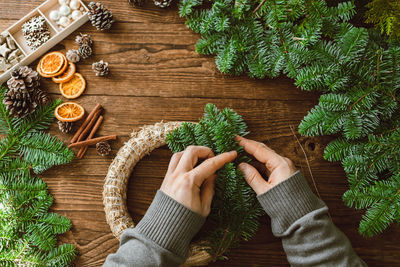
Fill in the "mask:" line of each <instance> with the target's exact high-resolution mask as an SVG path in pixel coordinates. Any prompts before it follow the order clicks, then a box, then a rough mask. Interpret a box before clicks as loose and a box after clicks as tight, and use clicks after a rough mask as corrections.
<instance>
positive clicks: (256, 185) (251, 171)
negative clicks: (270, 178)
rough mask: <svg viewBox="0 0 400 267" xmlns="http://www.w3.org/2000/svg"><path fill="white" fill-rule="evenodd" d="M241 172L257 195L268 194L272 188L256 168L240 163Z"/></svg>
mask: <svg viewBox="0 0 400 267" xmlns="http://www.w3.org/2000/svg"><path fill="white" fill-rule="evenodd" d="M239 170H241V171H242V172H243V174H244V177H245V180H246V182H247V183H248V184H249V185H250V187H251V188H253V190H254V191H255V192H256V194H257V195H260V194H262V193H265V192H267V190H268V189H269V188H270V186H269V184H268V182H267V181H265V180H264V178H262V176H261V175H260V173H259V172H258V171H257V169H256V168H254V167H253V166H251V165H250V164H247V163H240V164H239Z"/></svg>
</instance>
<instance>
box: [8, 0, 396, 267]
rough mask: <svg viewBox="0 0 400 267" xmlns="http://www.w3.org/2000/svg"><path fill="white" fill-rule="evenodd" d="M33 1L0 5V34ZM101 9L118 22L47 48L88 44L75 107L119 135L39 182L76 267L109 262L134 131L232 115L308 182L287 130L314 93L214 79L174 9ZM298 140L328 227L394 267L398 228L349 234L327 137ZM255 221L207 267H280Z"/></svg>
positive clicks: (143, 169)
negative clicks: (209, 114)
mask: <svg viewBox="0 0 400 267" xmlns="http://www.w3.org/2000/svg"><path fill="white" fill-rule="evenodd" d="M41 2H42V1H39V0H31V1H17V0H2V1H1V8H0V28H1V29H3V30H4V29H6V28H7V27H8V26H10V25H11V24H13V23H14V22H15V21H17V20H18V19H20V18H22V17H23V16H24V15H25V14H26V13H28V12H29V11H30V10H31V9H33V8H35V7H36V6H38V5H39V4H40V3H41ZM86 4H88V1H86ZM103 4H105V5H106V6H107V7H108V8H110V9H111V10H112V11H113V14H114V17H115V19H116V22H115V23H114V25H113V27H112V29H111V31H108V32H100V31H96V30H95V28H93V27H92V26H91V25H90V24H89V23H87V24H85V25H84V26H83V27H81V28H80V29H79V30H78V31H77V32H75V33H73V34H72V35H70V36H69V37H68V38H66V39H65V40H64V41H62V42H61V43H60V44H58V45H57V46H56V47H55V48H54V49H55V50H62V51H64V52H65V51H66V50H68V49H72V48H75V49H76V48H77V45H76V44H75V43H74V37H75V35H76V34H77V33H79V32H82V33H88V34H90V35H91V36H92V38H93V40H94V56H92V57H90V58H89V59H87V60H84V61H82V62H80V63H79V64H78V65H77V66H78V70H79V72H81V73H82V74H83V75H84V77H85V78H86V80H87V89H86V91H85V93H84V95H83V96H81V97H80V98H78V99H77V100H76V101H77V102H78V103H80V104H82V105H83V106H84V108H85V109H86V110H87V111H90V110H91V109H92V108H93V107H94V106H95V104H96V103H101V104H102V105H103V106H104V108H105V110H106V112H105V121H104V123H103V126H102V127H101V129H100V131H99V135H106V134H117V135H118V140H117V141H116V142H114V143H113V144H112V147H113V151H112V155H110V156H109V157H105V158H102V157H100V156H98V155H97V154H96V152H95V149H93V148H91V149H89V151H88V153H87V154H86V157H85V158H84V159H82V160H74V161H73V162H72V163H71V164H69V165H67V166H60V167H55V168H53V169H51V170H49V171H47V172H46V173H44V174H43V178H44V180H45V181H46V182H47V184H48V186H49V188H50V192H51V194H52V195H53V196H54V199H55V201H54V203H55V204H54V205H53V207H52V210H54V211H55V212H57V213H59V214H62V215H65V216H67V217H68V218H70V219H71V221H72V225H73V227H72V229H71V231H68V232H67V233H66V234H64V235H62V236H60V238H59V239H60V240H61V241H63V242H70V243H73V244H75V245H76V247H77V249H78V251H79V256H78V257H77V260H76V261H75V263H76V265H77V266H100V265H102V264H103V262H104V260H105V258H106V256H107V255H108V254H109V253H112V252H115V251H116V250H117V249H118V242H117V239H115V238H114V237H113V235H112V234H111V231H110V228H109V227H108V225H107V223H106V221H105V215H104V210H103V203H102V190H103V181H104V177H105V175H106V172H107V168H108V166H109V164H110V162H111V161H112V158H113V156H114V155H115V153H116V152H117V151H118V148H119V147H121V146H122V145H123V143H124V142H125V141H127V140H128V138H129V133H130V132H131V131H132V130H133V129H137V128H138V127H140V126H142V125H145V124H153V123H155V122H158V121H161V120H164V121H174V120H179V121H196V120H197V119H198V118H199V117H200V116H201V115H202V112H203V108H204V106H205V104H206V103H210V102H211V103H214V104H216V105H217V106H218V107H220V108H223V107H231V108H233V109H235V110H236V111H237V112H238V113H240V114H242V115H243V117H244V119H245V121H246V123H247V124H248V126H249V130H250V131H251V134H250V135H249V137H250V138H253V139H255V140H258V141H263V142H265V143H266V144H267V145H269V146H270V147H272V148H273V149H275V150H276V151H278V152H280V153H281V154H283V155H285V156H287V157H289V158H291V159H292V160H293V161H294V162H295V164H296V165H297V166H298V167H299V168H300V169H302V170H303V173H305V175H306V177H307V179H308V181H309V182H310V183H311V177H310V175H309V172H308V169H307V165H306V160H305V157H304V155H303V152H302V151H301V148H300V146H299V145H298V144H297V143H296V140H295V138H294V136H293V134H292V132H291V130H290V126H293V127H295V129H297V125H298V124H299V122H300V121H301V119H302V118H303V117H304V115H306V114H307V111H308V110H310V109H311V108H312V107H313V106H314V105H315V104H316V103H317V100H318V94H316V93H310V92H302V91H300V90H299V89H297V88H296V87H295V86H294V85H293V81H291V80H289V79H287V78H285V77H281V78H278V79H274V80H270V79H265V80H253V79H250V78H247V77H228V76H225V75H221V74H220V73H219V72H218V71H217V69H216V67H215V64H214V58H213V57H207V56H201V55H198V54H197V53H196V52H195V50H194V45H195V43H196V41H197V39H198V36H197V35H196V34H194V33H193V32H192V31H191V30H189V29H187V28H186V26H185V24H184V21H185V20H184V19H182V18H179V16H178V14H177V7H176V5H174V6H173V7H171V8H168V9H166V10H162V9H158V8H156V7H155V6H154V5H153V4H152V3H148V4H147V5H146V6H145V8H143V9H136V8H132V7H131V6H129V5H128V3H127V1H126V0H120V1H111V0H109V1H103ZM100 59H103V60H105V61H108V62H109V63H110V69H111V75H110V76H109V77H107V78H100V77H96V76H95V75H94V73H93V72H92V70H91V64H92V62H94V61H98V60H100ZM42 84H43V88H45V89H47V90H48V91H49V92H50V93H51V94H52V97H53V98H56V97H61V96H60V94H59V91H58V89H57V85H56V84H54V83H52V82H51V81H50V80H46V81H43V82H42ZM64 100H65V99H64ZM51 132H52V133H53V134H55V135H57V136H59V137H60V138H61V139H63V140H64V141H66V142H67V141H69V139H70V138H71V136H69V135H64V134H61V133H60V132H59V131H58V130H57V129H56V126H55V124H54V125H53V127H52V129H51ZM298 137H299V139H300V143H301V145H302V146H303V147H304V148H305V151H306V153H307V156H308V159H309V161H310V164H311V169H312V172H313V174H314V177H315V179H316V183H317V187H318V189H319V191H320V194H321V196H322V199H323V200H324V201H325V202H326V203H327V205H328V206H329V207H330V214H331V215H332V219H333V221H334V222H335V224H336V225H337V227H339V228H340V229H341V230H342V231H343V232H344V233H345V234H346V235H347V236H348V237H349V239H350V240H351V242H352V244H353V246H354V248H355V250H356V252H357V253H358V254H359V255H360V256H361V258H363V259H364V260H365V262H367V263H368V264H369V265H370V266H396V265H397V266H399V265H400V259H399V258H400V257H399V250H400V242H399V238H400V228H399V227H398V226H397V225H394V226H392V227H391V228H390V229H388V230H387V231H386V232H385V233H384V234H382V235H379V236H376V237H374V238H372V239H366V238H363V237H361V236H360V235H359V234H358V232H357V227H358V223H359V221H360V217H361V215H362V214H363V212H358V211H355V210H353V209H350V208H347V207H346V206H345V205H344V204H343V202H342V200H341V196H342V194H343V192H344V191H345V190H346V189H347V181H346V178H345V175H344V172H343V169H342V167H341V166H340V164H337V163H329V162H327V161H325V160H324V159H323V157H322V155H323V149H324V146H325V145H326V143H327V142H328V141H329V138H327V137H324V138H304V137H300V135H298ZM170 156H171V152H170V151H169V150H168V149H167V148H166V147H163V148H160V149H158V150H156V151H155V152H154V153H152V154H151V156H149V157H146V158H145V159H144V160H143V161H141V162H140V163H139V164H138V165H137V167H136V168H135V170H134V172H133V174H132V179H131V180H130V183H129V190H128V203H127V205H128V208H129V211H130V213H131V215H132V216H133V218H134V220H135V221H138V220H139V219H140V218H141V217H142V216H143V214H144V213H145V211H146V209H147V207H148V206H149V204H150V203H151V200H152V198H153V196H154V194H155V192H156V190H157V189H158V188H159V186H160V184H161V181H162V179H163V176H164V173H165V171H166V168H167V164H168V161H169V157H170ZM313 190H314V189H313ZM260 221H261V226H260V229H259V231H258V232H257V235H256V236H255V237H254V239H252V240H251V241H249V242H247V243H245V244H243V245H242V246H241V247H240V248H238V249H235V250H233V251H232V253H231V254H230V257H229V260H228V261H225V262H217V263H213V264H211V265H212V266H287V265H288V263H287V260H286V257H285V254H284V252H283V250H282V245H281V242H280V240H279V239H277V238H275V237H273V235H272V234H271V229H270V220H269V218H268V217H267V216H263V217H262V218H261V220H260Z"/></svg>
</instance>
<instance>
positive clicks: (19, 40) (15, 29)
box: [0, 0, 89, 84]
mask: <svg viewBox="0 0 400 267" xmlns="http://www.w3.org/2000/svg"><path fill="white" fill-rule="evenodd" d="M79 2H80V4H81V6H82V7H83V8H84V11H83V12H82V13H83V15H82V16H81V17H80V18H78V19H77V20H75V21H73V22H72V23H71V24H70V25H68V26H67V27H66V28H64V29H60V28H59V27H58V26H57V25H56V23H54V22H53V21H52V20H51V19H50V18H49V13H50V11H51V10H54V9H58V7H59V6H60V5H59V3H58V0H47V1H45V2H44V3H43V4H41V5H40V6H38V7H37V8H35V9H34V10H32V11H31V12H29V13H28V14H27V15H26V16H25V17H23V18H22V19H20V20H19V21H17V22H16V23H15V24H14V25H12V26H11V27H9V28H8V29H7V30H5V31H4V32H3V33H7V34H8V35H9V36H11V38H12V39H13V40H14V42H15V44H16V45H17V47H18V48H19V49H20V50H21V51H22V53H23V55H24V58H23V59H22V60H21V61H20V62H19V63H17V64H16V65H14V66H12V67H11V68H10V69H9V70H7V71H5V72H0V84H2V83H4V82H5V81H7V80H8V79H9V78H10V72H11V71H12V70H13V69H14V68H16V67H17V66H25V65H29V64H30V63H32V62H33V61H35V60H36V59H37V58H39V57H40V56H42V55H43V54H44V53H46V52H47V51H48V50H50V48H52V47H53V46H54V45H56V44H58V43H59V42H61V41H62V40H63V39H64V38H65V37H67V36H68V35H70V34H71V33H72V32H74V31H75V30H76V29H78V28H79V27H80V26H82V25H83V24H85V23H86V22H87V21H88V20H89V17H88V8H87V6H86V5H85V4H84V3H83V2H82V1H81V0H79ZM37 15H42V16H43V17H44V18H45V19H46V22H47V27H48V28H49V31H50V39H49V40H48V41H47V42H45V43H44V44H42V45H41V46H40V47H38V48H37V49H36V50H32V49H31V48H30V47H29V46H28V45H27V44H26V41H25V38H24V36H23V35H22V28H21V27H22V24H24V22H26V21H27V20H29V19H30V18H32V17H33V16H37Z"/></svg>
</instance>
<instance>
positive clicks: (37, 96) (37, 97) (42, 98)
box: [33, 88, 51, 106]
mask: <svg viewBox="0 0 400 267" xmlns="http://www.w3.org/2000/svg"><path fill="white" fill-rule="evenodd" d="M33 100H34V101H35V102H36V104H38V105H41V106H43V105H47V104H49V103H50V101H51V99H50V97H49V95H48V94H47V93H46V92H45V91H43V90H41V89H39V88H36V90H35V91H34V92H33Z"/></svg>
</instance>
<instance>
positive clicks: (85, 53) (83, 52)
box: [78, 45, 93, 59]
mask: <svg viewBox="0 0 400 267" xmlns="http://www.w3.org/2000/svg"><path fill="white" fill-rule="evenodd" d="M78 52H79V55H80V56H81V58H83V59H87V58H88V57H90V56H91V55H92V53H93V50H92V48H91V47H90V46H88V45H82V46H80V47H79V49H78Z"/></svg>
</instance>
